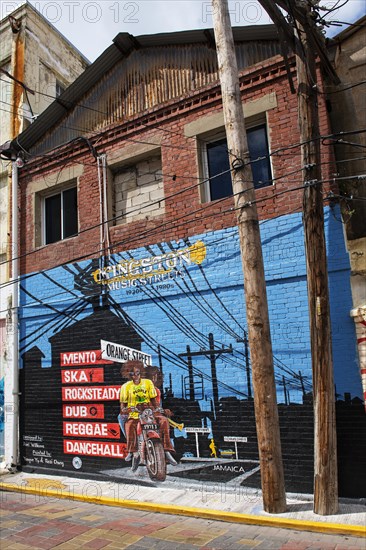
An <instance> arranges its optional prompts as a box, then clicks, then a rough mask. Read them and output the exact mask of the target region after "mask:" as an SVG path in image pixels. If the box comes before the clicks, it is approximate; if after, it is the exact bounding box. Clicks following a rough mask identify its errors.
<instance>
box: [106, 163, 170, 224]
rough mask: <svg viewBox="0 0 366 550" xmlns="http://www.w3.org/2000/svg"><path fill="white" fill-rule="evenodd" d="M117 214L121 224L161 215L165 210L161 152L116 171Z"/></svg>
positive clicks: (115, 198)
mask: <svg viewBox="0 0 366 550" xmlns="http://www.w3.org/2000/svg"><path fill="white" fill-rule="evenodd" d="M113 181H114V216H115V219H116V223H117V224H121V223H126V222H130V221H135V220H144V219H150V218H154V217H156V216H160V215H161V214H164V212H165V204H164V201H163V199H164V187H163V177H162V166H161V155H160V154H159V155H154V156H153V157H149V158H147V159H143V160H141V161H139V162H137V163H135V164H131V165H128V166H127V165H126V166H124V167H123V168H120V169H119V170H118V171H115V172H114V175H113Z"/></svg>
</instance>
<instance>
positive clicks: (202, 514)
mask: <svg viewBox="0 0 366 550" xmlns="http://www.w3.org/2000/svg"><path fill="white" fill-rule="evenodd" d="M0 490H1V491H9V492H15V493H26V494H31V495H40V496H43V497H55V498H65V499H69V500H77V501H81V502H88V503H92V504H104V505H107V506H121V507H122V508H129V509H132V510H144V511H147V512H156V513H161V514H173V515H177V516H188V517H199V518H202V519H212V520H217V521H226V522H231V523H243V524H246V525H262V526H264V527H277V528H281V529H294V530H296V531H311V532H313V533H323V534H338V535H350V536H353V537H366V527H362V526H360V525H347V524H339V523H326V522H318V521H308V520H297V519H289V518H282V517H272V516H271V517H266V516H257V515H252V514H239V513H238V512H223V511H221V510H206V509H205V508H193V507H190V506H178V505H176V504H158V503H154V502H139V501H137V500H124V499H114V498H111V497H103V496H95V497H93V496H87V495H81V494H77V493H71V492H67V491H63V490H60V491H58V490H54V489H37V488H33V487H25V486H21V487H19V485H14V484H11V483H0Z"/></svg>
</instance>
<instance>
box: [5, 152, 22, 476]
mask: <svg viewBox="0 0 366 550" xmlns="http://www.w3.org/2000/svg"><path fill="white" fill-rule="evenodd" d="M0 157H1V158H3V159H6V160H10V161H11V163H12V177H11V214H12V219H11V243H10V244H11V247H10V254H9V257H10V258H9V259H10V263H11V278H10V277H9V284H10V285H11V303H9V307H8V319H7V332H8V335H9V338H8V354H7V367H6V368H5V372H4V376H5V387H4V392H5V395H4V397H5V399H4V405H5V407H4V408H5V411H4V412H5V432H4V435H5V441H4V443H5V449H4V450H5V467H6V468H7V469H9V470H10V471H11V470H13V468H14V467H16V466H17V465H18V463H19V429H18V426H19V327H18V306H19V286H18V285H19V260H18V168H21V167H22V166H23V165H24V162H23V160H22V158H21V157H20V156H19V152H18V151H17V150H16V149H15V148H14V146H13V144H12V143H11V142H10V141H7V142H6V143H4V144H3V145H0Z"/></svg>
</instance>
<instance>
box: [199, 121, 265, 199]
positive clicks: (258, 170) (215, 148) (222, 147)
mask: <svg viewBox="0 0 366 550" xmlns="http://www.w3.org/2000/svg"><path fill="white" fill-rule="evenodd" d="M247 138H248V148H249V156H250V160H251V161H255V162H252V171H253V180H254V187H255V188H256V189H258V188H260V187H265V186H267V185H271V184H272V172H271V163H270V160H269V157H268V153H269V149H268V139H267V130H266V125H265V124H262V125H260V126H255V127H253V128H249V129H247ZM257 159H260V160H257ZM206 164H207V175H208V176H209V177H210V178H213V176H216V175H217V174H221V173H222V172H225V173H223V174H222V175H220V176H217V177H214V178H213V179H210V181H209V182H208V185H207V188H206V192H207V199H208V200H211V201H213V200H217V199H222V198H224V197H229V196H231V195H232V194H233V189H232V184H231V173H230V172H229V170H230V164H229V155H228V151H227V143H226V138H221V139H218V140H216V141H211V142H207V143H206Z"/></svg>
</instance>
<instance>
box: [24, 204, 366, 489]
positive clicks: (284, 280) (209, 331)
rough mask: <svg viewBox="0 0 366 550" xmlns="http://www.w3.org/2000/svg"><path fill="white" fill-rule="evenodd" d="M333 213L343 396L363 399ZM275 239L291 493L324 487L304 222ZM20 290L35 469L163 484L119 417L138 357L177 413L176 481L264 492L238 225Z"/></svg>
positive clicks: (270, 281)
mask: <svg viewBox="0 0 366 550" xmlns="http://www.w3.org/2000/svg"><path fill="white" fill-rule="evenodd" d="M326 219H327V230H328V235H331V237H332V239H331V240H328V255H329V258H328V259H329V273H330V291H331V295H332V320H333V348H334V368H335V378H336V392H337V394H338V399H339V400H342V401H343V400H345V399H348V400H356V401H354V402H355V403H357V399H358V400H359V401H360V403H362V401H361V400H360V399H359V398H360V397H361V387H360V381H359V377H358V370H357V362H356V344H355V335H354V326H353V323H352V320H351V319H350V318H349V315H348V313H349V309H350V307H351V296H350V293H349V291H346V290H345V289H346V288H348V286H349V285H348V283H347V280H348V278H349V272H348V270H349V266H348V263H347V262H348V260H347V256H346V253H345V251H344V249H343V248H342V246H341V243H343V237H342V227H341V226H340V224H338V223H337V222H336V219H335V218H334V217H333V216H332V215H331V214H330V213H329V212H328V215H327V217H326ZM262 242H263V252H264V259H265V267H266V280H267V291H268V302H269V310H270V319H271V331H272V342H273V351H274V364H275V378H276V383H277V393H278V402H279V415H280V423H281V438H282V449H283V459H284V467H285V477H286V489H287V491H301V492H312V475H313V473H312V461H313V450H312V444H313V431H312V429H313V428H312V425H313V418H312V397H311V390H312V386H311V360H310V343H309V327H308V309H307V293H306V276H305V259H304V246H303V231H302V222H301V215H300V214H299V215H297V214H294V215H289V216H283V217H281V218H279V219H274V220H268V221H265V222H263V223H262ZM347 285H348V286H347ZM340 289H342V293H340ZM21 290H22V293H21V297H22V314H21V315H22V316H21V342H20V347H21V357H22V365H21V367H22V368H21V371H20V372H21V375H20V376H21V388H22V389H21V438H22V440H21V445H22V463H23V465H24V466H26V467H28V468H31V469H32V470H33V471H38V470H39V469H43V468H49V469H52V470H60V471H64V472H65V471H73V472H81V473H84V474H85V473H89V474H90V473H93V474H95V475H100V476H104V477H105V478H108V479H113V480H121V481H123V482H131V483H134V482H136V481H138V482H139V483H142V484H154V483H156V481H154V480H153V479H151V476H149V475H148V472H147V470H146V467H145V466H142V465H141V466H139V467H138V468H137V470H136V471H132V469H131V461H128V460H127V461H126V458H128V456H127V455H128V452H127V447H126V437H125V435H124V433H123V429H121V424H120V423H119V421H118V415H119V412H120V405H119V396H120V387H121V385H122V384H123V383H125V382H126V381H127V379H128V374H126V373H124V372H123V364H124V362H125V361H126V360H127V359H138V360H140V361H142V364H143V372H142V377H143V378H144V377H146V378H149V372H150V370H151V369H150V367H151V365H153V366H155V367H158V370H159V373H160V376H159V380H160V383H159V386H160V387H159V388H158V389H159V391H160V394H161V403H162V407H163V408H164V409H168V410H170V411H171V413H172V414H171V415H169V416H170V418H169V420H168V423H169V438H170V441H171V445H172V449H174V451H173V450H172V455H174V457H175V459H176V461H177V462H178V464H176V465H172V464H168V466H167V476H166V479H165V481H164V483H166V484H169V482H172V481H173V482H174V483H177V482H178V481H179V482H181V483H190V484H202V482H207V483H217V482H219V483H222V484H225V485H228V486H232V487H234V486H235V487H254V488H259V487H260V471H259V462H258V449H257V440H256V429H255V419H254V406H253V398H252V397H253V389H252V385H251V369H250V354H249V350H248V342H247V330H246V315H245V300H244V292H243V276H242V268H241V260H240V251H239V242H238V234H237V229H236V228H229V229H225V230H222V231H216V232H211V233H206V234H204V235H197V236H196V237H194V238H193V237H192V238H189V239H185V240H182V241H179V242H164V243H157V244H155V245H149V246H142V247H141V248H139V249H135V250H131V251H129V252H121V253H117V254H114V255H113V256H111V257H110V258H108V259H106V258H101V259H86V260H85V261H83V262H79V263H75V264H68V265H64V266H60V267H57V268H54V269H52V270H48V271H45V272H40V273H34V274H30V275H28V276H25V277H24V278H23V280H22V283H21ZM340 294H341V295H340ZM345 340H347V341H348V342H349V344H350V345H349V346H347V349H345V347H344V342H345ZM350 349H351V350H353V354H352V353H350ZM345 364H347V365H348V366H347V371H345V367H344V365H345ZM121 367H122V370H121ZM345 394H346V397H345ZM299 421H301V425H302V430H301V433H299V430H298V425H299ZM122 427H123V426H122Z"/></svg>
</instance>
